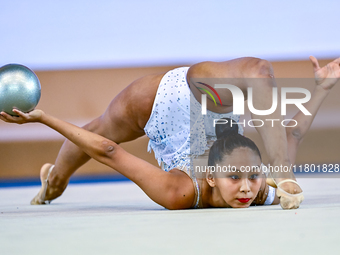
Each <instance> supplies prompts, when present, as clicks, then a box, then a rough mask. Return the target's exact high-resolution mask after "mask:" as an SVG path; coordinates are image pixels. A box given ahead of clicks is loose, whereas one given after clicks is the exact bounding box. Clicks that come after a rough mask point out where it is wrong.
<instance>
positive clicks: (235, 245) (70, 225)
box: [0, 178, 340, 255]
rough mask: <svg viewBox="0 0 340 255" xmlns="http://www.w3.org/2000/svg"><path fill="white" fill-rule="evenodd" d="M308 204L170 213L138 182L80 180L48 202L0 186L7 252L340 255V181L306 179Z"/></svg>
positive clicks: (0, 230)
mask: <svg viewBox="0 0 340 255" xmlns="http://www.w3.org/2000/svg"><path fill="white" fill-rule="evenodd" d="M299 182H300V183H301V186H302V187H303V188H304V192H305V201H304V202H303V204H302V206H301V208H300V209H297V210H287V211H284V210H282V209H281V207H280V206H262V207H260V206H257V207H251V208H247V209H200V210H180V211H169V210H166V209H164V208H162V207H160V206H158V205H156V204H155V203H153V202H152V201H151V200H150V199H149V198H148V197H147V196H146V195H145V194H144V193H143V192H142V191H141V190H140V189H139V188H138V187H137V186H136V185H134V184H133V183H131V182H116V183H105V184H103V183H101V184H77V185H76V184H73V185H70V186H69V187H68V189H67V191H66V192H65V193H64V195H63V196H62V197H61V198H59V199H57V200H56V201H54V202H53V203H52V204H51V205H47V206H30V205H29V201H30V199H31V198H32V197H33V196H34V195H35V194H36V192H37V191H38V188H39V187H38V186H36V187H22V188H2V189H0V212H1V214H0V254H1V255H12V254H20V255H25V254H35V255H38V254H44V255H45V254H63V255H64V254H91V255H93V254H96V255H97V254H98V255H99V254H249V255H252V254H325V255H326V254H340V186H339V184H340V179H339V178H334V179H322V178H318V179H299Z"/></svg>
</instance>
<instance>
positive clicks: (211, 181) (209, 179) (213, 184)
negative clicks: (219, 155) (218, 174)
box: [205, 171, 216, 187]
mask: <svg viewBox="0 0 340 255" xmlns="http://www.w3.org/2000/svg"><path fill="white" fill-rule="evenodd" d="M205 179H206V180H207V183H208V184H209V186H210V187H216V182H215V177H214V175H213V174H212V173H210V171H208V172H207V175H206V178H205Z"/></svg>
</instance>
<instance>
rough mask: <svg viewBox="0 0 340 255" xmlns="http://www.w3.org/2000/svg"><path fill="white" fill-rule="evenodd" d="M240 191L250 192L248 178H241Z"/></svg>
mask: <svg viewBox="0 0 340 255" xmlns="http://www.w3.org/2000/svg"><path fill="white" fill-rule="evenodd" d="M240 191H241V192H244V193H248V192H250V186H249V180H248V178H244V179H243V178H242V181H241V186H240Z"/></svg>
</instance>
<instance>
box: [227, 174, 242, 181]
mask: <svg viewBox="0 0 340 255" xmlns="http://www.w3.org/2000/svg"><path fill="white" fill-rule="evenodd" d="M229 178H230V179H232V180H238V179H240V177H239V176H238V175H231V176H229Z"/></svg>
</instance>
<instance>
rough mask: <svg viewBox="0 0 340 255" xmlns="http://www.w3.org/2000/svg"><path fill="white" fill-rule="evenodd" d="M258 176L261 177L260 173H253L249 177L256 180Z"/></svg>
mask: <svg viewBox="0 0 340 255" xmlns="http://www.w3.org/2000/svg"><path fill="white" fill-rule="evenodd" d="M257 178H259V174H252V175H251V176H250V177H249V179H250V180H256V179H257Z"/></svg>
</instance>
